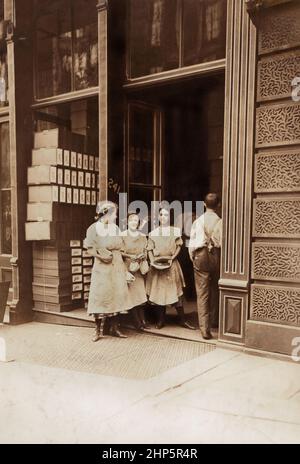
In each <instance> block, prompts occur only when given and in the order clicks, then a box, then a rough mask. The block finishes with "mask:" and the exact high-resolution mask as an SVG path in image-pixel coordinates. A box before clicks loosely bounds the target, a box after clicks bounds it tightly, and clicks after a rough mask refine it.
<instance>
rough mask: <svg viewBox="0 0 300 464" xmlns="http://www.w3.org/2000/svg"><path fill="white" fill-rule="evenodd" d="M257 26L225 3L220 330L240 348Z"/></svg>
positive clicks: (240, 5)
mask: <svg viewBox="0 0 300 464" xmlns="http://www.w3.org/2000/svg"><path fill="white" fill-rule="evenodd" d="M255 69H256V28H255V26H254V25H253V23H252V22H251V20H250V17H249V14H248V13H247V7H246V3H245V1H244V0H231V1H230V2H228V17H227V50H226V79H225V129H224V130H225V132H224V171H223V213H222V217H223V243H222V259H221V278H220V290H221V298H220V329H219V330H220V332H219V339H220V341H223V342H230V343H237V344H243V343H244V340H245V326H246V319H247V315H248V305H249V287H250V243H251V213H252V171H253V151H254V146H253V138H254V110H255Z"/></svg>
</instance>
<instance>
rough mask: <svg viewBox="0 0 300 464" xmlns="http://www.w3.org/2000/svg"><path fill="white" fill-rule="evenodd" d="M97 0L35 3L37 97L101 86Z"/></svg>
mask: <svg viewBox="0 0 300 464" xmlns="http://www.w3.org/2000/svg"><path fill="white" fill-rule="evenodd" d="M96 3H97V2H96V0H51V1H49V0H37V1H36V11H37V18H36V94H37V98H39V99H41V98H46V97H50V96H54V95H59V94H62V93H67V92H71V91H75V90H81V89H86V88H89V87H94V86H97V85H98V28H97V9H96Z"/></svg>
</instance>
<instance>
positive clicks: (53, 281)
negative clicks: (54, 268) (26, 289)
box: [33, 275, 72, 287]
mask: <svg viewBox="0 0 300 464" xmlns="http://www.w3.org/2000/svg"><path fill="white" fill-rule="evenodd" d="M33 283H34V284H36V285H44V286H46V285H53V286H61V287H66V286H68V285H69V286H71V283H72V282H71V279H70V277H61V276H46V275H35V276H34V277H33Z"/></svg>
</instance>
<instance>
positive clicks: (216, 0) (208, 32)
mask: <svg viewBox="0 0 300 464" xmlns="http://www.w3.org/2000/svg"><path fill="white" fill-rule="evenodd" d="M183 30H184V46H183V50H184V51H183V65H184V66H190V65H193V64H197V63H203V62H206V61H214V60H218V59H221V58H225V44H226V39H225V35H226V1H225V0H206V1H195V0H184V14H183Z"/></svg>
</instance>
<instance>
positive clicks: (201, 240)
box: [189, 210, 222, 260]
mask: <svg viewBox="0 0 300 464" xmlns="http://www.w3.org/2000/svg"><path fill="white" fill-rule="evenodd" d="M209 239H211V241H212V242H213V244H214V246H215V247H217V248H220V247H221V241H222V219H221V218H220V217H219V216H218V215H217V213H215V212H214V211H212V210H208V211H207V212H206V213H204V214H202V216H200V217H199V218H198V219H196V221H194V223H193V225H192V230H191V238H190V242H189V255H190V258H191V260H192V259H193V257H194V253H195V251H196V250H197V249H198V248H203V247H206V246H207V245H208V243H209Z"/></svg>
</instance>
